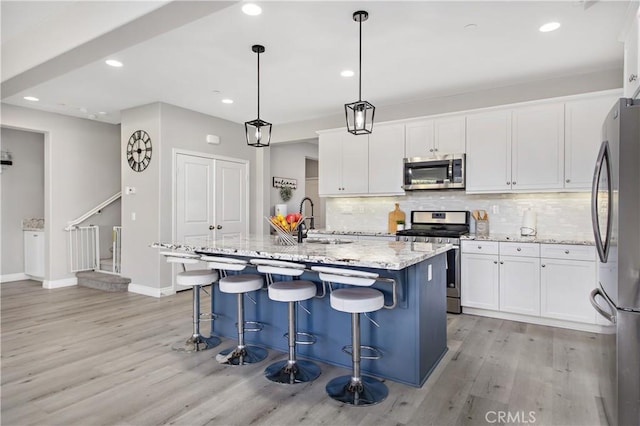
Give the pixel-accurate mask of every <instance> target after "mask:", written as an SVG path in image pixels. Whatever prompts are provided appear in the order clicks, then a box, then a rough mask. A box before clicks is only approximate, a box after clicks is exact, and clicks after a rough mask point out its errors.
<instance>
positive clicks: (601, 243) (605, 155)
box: [591, 141, 613, 263]
mask: <svg viewBox="0 0 640 426" xmlns="http://www.w3.org/2000/svg"><path fill="white" fill-rule="evenodd" d="M609 155H610V154H609V142H608V141H604V142H602V145H601V146H600V152H598V159H597V160H596V167H595V171H594V174H593V183H592V185H591V225H592V227H593V236H594V238H595V243H596V249H597V251H598V256H599V257H600V261H601V262H603V263H605V262H606V261H607V257H608V256H609V238H610V232H611V214H612V205H611V203H612V202H613V200H612V198H611V196H612V195H613V194H612V188H611V163H610V161H609ZM603 166H604V167H606V168H607V170H606V172H607V196H608V198H609V199H608V200H607V228H606V230H605V235H604V238H603V235H602V234H601V233H600V223H599V222H600V221H599V220H598V192H599V191H598V190H599V184H600V175H601V173H602V167H603Z"/></svg>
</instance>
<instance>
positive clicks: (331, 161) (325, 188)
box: [318, 130, 369, 196]
mask: <svg viewBox="0 0 640 426" xmlns="http://www.w3.org/2000/svg"><path fill="white" fill-rule="evenodd" d="M319 139H320V141H319V147H318V154H319V165H318V166H319V179H318V180H319V183H318V193H319V195H321V196H326V195H355V194H366V193H367V192H368V190H369V182H368V178H369V162H368V156H369V141H368V137H367V135H360V136H354V135H352V134H351V133H348V132H347V131H346V130H340V131H335V132H327V133H323V134H321V135H320V138H319Z"/></svg>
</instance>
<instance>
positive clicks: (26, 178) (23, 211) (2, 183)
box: [0, 127, 44, 276]
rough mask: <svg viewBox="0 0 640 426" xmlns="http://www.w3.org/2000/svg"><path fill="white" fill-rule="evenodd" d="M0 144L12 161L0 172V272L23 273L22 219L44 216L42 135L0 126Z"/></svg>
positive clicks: (4, 274) (3, 274)
mask: <svg viewBox="0 0 640 426" xmlns="http://www.w3.org/2000/svg"><path fill="white" fill-rule="evenodd" d="M0 148H1V149H2V150H3V151H9V152H11V154H12V155H13V165H12V166H7V167H6V168H5V169H4V170H3V171H2V173H1V174H0V191H1V192H2V194H1V197H2V200H1V204H0V205H1V207H0V209H1V212H2V213H1V216H2V219H1V225H0V234H1V235H2V238H1V239H2V249H1V252H2V254H1V258H0V275H1V276H6V275H10V274H20V273H24V250H23V237H22V220H23V219H29V218H35V219H42V218H44V135H43V134H42V133H34V132H25V131H21V130H14V129H7V128H4V127H3V128H2V135H1V141H0Z"/></svg>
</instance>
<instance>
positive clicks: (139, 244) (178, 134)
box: [121, 103, 268, 296]
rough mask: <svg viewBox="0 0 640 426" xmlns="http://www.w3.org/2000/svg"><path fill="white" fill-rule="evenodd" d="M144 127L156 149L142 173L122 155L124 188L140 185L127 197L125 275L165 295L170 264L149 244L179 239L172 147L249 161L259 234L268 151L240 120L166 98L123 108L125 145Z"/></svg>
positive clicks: (138, 286)
mask: <svg viewBox="0 0 640 426" xmlns="http://www.w3.org/2000/svg"><path fill="white" fill-rule="evenodd" d="M139 129H142V130H145V131H146V132H147V133H148V134H149V136H150V137H151V140H152V145H153V154H152V159H151V163H150V164H149V166H148V167H147V169H146V170H145V171H143V172H134V171H133V170H131V169H130V168H129V166H128V165H127V163H126V160H125V159H124V156H123V158H122V160H121V162H122V187H123V188H124V187H126V186H133V187H135V188H136V193H135V194H132V195H127V196H123V202H122V219H123V220H122V225H123V240H122V258H123V260H122V262H123V263H122V274H123V275H124V276H127V277H129V278H131V280H132V284H134V286H133V288H134V291H138V292H143V293H145V294H150V295H155V296H160V295H162V294H161V293H162V292H166V291H168V290H167V289H168V288H169V287H171V268H170V266H169V265H167V264H166V262H165V261H164V258H161V256H159V254H158V252H159V250H158V249H152V248H150V247H149V245H150V244H152V243H154V242H159V241H162V242H168V241H173V238H174V230H173V219H174V212H173V206H172V204H173V200H172V193H173V188H172V183H173V182H172V176H173V175H174V174H175V171H174V170H173V150H174V149H175V148H179V149H182V150H188V151H193V152H200V153H204V154H209V155H218V156H224V157H231V158H237V159H243V160H248V161H249V163H250V172H249V173H250V182H251V184H250V208H251V207H254V208H251V210H250V230H251V232H254V233H255V232H260V230H261V228H260V226H258V225H259V224H258V223H257V222H258V217H260V219H261V218H262V214H263V213H261V211H262V209H261V207H260V206H261V201H260V197H261V196H262V195H263V192H264V191H265V187H264V178H263V177H262V176H263V174H264V171H263V169H264V168H263V167H262V165H261V161H258V160H257V157H258V155H262V156H263V155H265V152H264V151H263V150H265V149H264V148H261V149H260V150H257V149H256V148H253V147H249V146H247V144H246V141H245V139H244V126H243V125H241V124H238V123H233V122H230V121H227V120H222V119H219V118H216V117H212V116H208V115H205V114H201V113H198V112H194V111H190V110H187V109H184V108H180V107H177V106H173V105H169V104H164V103H154V104H151V105H146V106H141V107H137V108H132V109H129V110H126V111H123V112H122V136H121V137H122V140H121V146H122V149H123V150H124V149H125V147H126V144H127V142H128V140H129V137H130V136H131V134H132V133H133V132H134V131H135V130H139ZM208 134H213V135H217V136H219V137H220V140H221V143H220V144H219V145H211V144H208V143H206V136H207V135H208ZM266 154H268V148H267V152H266ZM267 158H268V157H267ZM267 169H268V168H267ZM256 206H258V207H257V208H256ZM132 213H135V214H136V220H135V221H133V220H132V219H131V217H132Z"/></svg>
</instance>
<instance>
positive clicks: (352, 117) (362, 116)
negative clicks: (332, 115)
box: [344, 101, 376, 135]
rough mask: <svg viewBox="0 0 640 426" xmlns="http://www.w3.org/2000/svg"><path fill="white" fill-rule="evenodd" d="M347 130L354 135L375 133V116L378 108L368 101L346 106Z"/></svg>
mask: <svg viewBox="0 0 640 426" xmlns="http://www.w3.org/2000/svg"><path fill="white" fill-rule="evenodd" d="M344 112H345V115H346V118H347V130H348V131H349V133H353V134H354V135H364V134H367V133H371V132H372V131H373V116H374V114H375V112H376V107H374V106H373V105H371V104H370V103H369V102H367V101H356V102H352V103H350V104H345V106H344Z"/></svg>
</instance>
